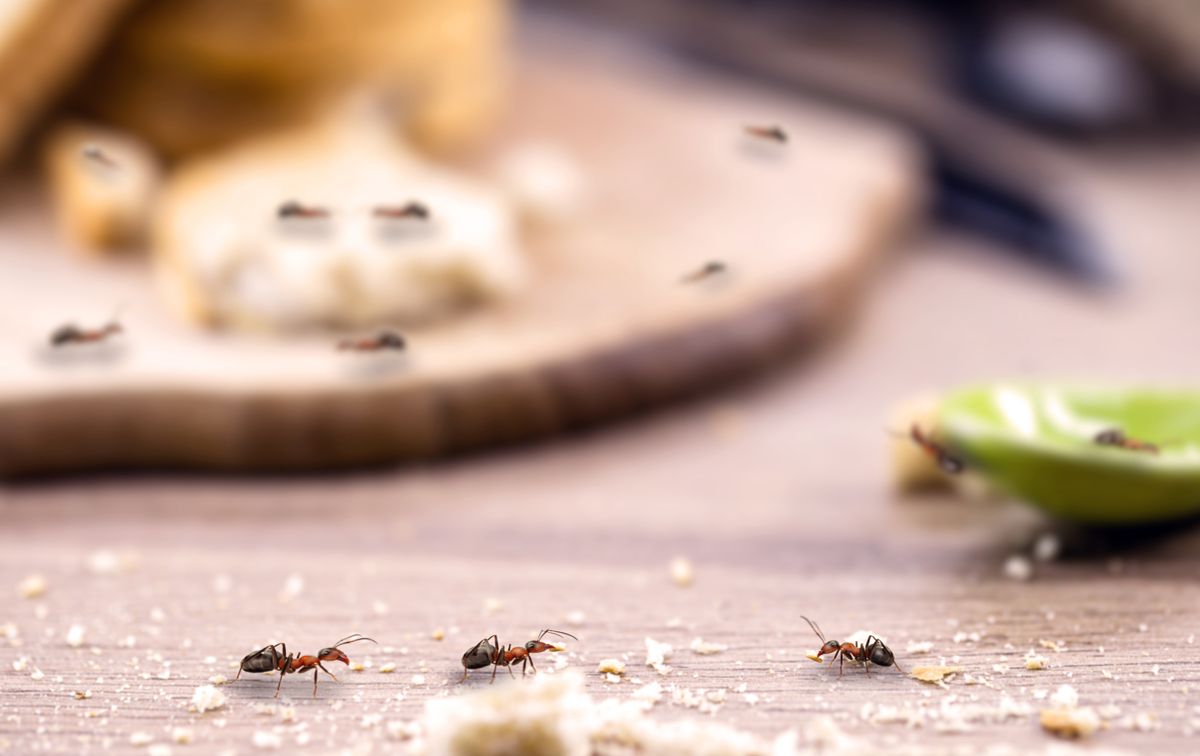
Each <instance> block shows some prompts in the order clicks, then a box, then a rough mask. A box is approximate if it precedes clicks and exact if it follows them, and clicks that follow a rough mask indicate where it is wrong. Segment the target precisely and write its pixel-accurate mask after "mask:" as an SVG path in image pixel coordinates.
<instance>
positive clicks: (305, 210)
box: [276, 200, 329, 220]
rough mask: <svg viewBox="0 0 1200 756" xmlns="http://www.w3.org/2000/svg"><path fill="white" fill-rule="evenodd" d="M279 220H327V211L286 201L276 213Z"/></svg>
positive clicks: (318, 206)
mask: <svg viewBox="0 0 1200 756" xmlns="http://www.w3.org/2000/svg"><path fill="white" fill-rule="evenodd" d="M276 213H277V215H278V216H279V219H280V220H283V219H285V218H328V217H329V210H328V209H326V208H324V207H321V206H320V205H305V204H303V203H300V202H297V201H296V200H288V201H287V202H284V203H283V204H281V205H280V206H279V210H277V211H276Z"/></svg>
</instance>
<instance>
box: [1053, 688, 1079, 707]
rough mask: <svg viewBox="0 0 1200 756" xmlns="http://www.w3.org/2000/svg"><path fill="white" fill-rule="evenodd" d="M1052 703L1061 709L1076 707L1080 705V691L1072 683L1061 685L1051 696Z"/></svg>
mask: <svg viewBox="0 0 1200 756" xmlns="http://www.w3.org/2000/svg"><path fill="white" fill-rule="evenodd" d="M1050 703H1052V704H1054V705H1055V706H1057V707H1058V708H1060V709H1074V708H1075V707H1076V706H1078V705H1079V692H1078V691H1077V690H1075V688H1073V687H1072V686H1070V685H1060V686H1058V690H1056V691H1054V695H1052V696H1050Z"/></svg>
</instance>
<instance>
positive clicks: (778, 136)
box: [746, 126, 788, 144]
mask: <svg viewBox="0 0 1200 756" xmlns="http://www.w3.org/2000/svg"><path fill="white" fill-rule="evenodd" d="M746 133H747V134H749V135H750V136H752V137H758V138H759V139H770V140H773V141H776V142H779V143H780V144H786V143H787V140H788V136H787V132H785V131H784V130H783V129H781V128H780V127H778V126H747V127H746Z"/></svg>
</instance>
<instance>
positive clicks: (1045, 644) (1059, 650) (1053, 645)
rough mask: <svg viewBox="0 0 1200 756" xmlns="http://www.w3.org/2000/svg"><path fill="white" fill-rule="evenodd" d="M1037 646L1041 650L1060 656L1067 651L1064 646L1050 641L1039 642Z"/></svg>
mask: <svg viewBox="0 0 1200 756" xmlns="http://www.w3.org/2000/svg"><path fill="white" fill-rule="evenodd" d="M1038 645H1039V646H1041V647H1042V648H1048V649H1050V650H1051V651H1053V652H1054V653H1056V654H1061V653H1062V652H1063V651H1066V650H1067V647H1066V646H1064V645H1062V644H1061V643H1055V642H1054V641H1051V640H1039V641H1038Z"/></svg>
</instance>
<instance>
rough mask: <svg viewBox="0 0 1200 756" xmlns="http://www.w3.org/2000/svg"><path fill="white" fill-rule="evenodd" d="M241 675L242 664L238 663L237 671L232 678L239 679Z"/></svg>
mask: <svg viewBox="0 0 1200 756" xmlns="http://www.w3.org/2000/svg"><path fill="white" fill-rule="evenodd" d="M241 677H242V665H240V664H239V665H238V673H237V674H236V675H234V676H233V679H234V680H240V679H241Z"/></svg>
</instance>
